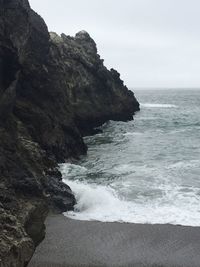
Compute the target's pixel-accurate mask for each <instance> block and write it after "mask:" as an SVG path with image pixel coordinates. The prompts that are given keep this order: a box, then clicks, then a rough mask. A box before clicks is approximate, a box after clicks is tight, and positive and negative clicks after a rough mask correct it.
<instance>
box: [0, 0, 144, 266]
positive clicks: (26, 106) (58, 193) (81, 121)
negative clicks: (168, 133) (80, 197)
mask: <svg viewBox="0 0 200 267" xmlns="http://www.w3.org/2000/svg"><path fill="white" fill-rule="evenodd" d="M137 110H139V104H138V102H137V100H136V98H135V97H134V94H133V93H132V92H131V91H129V90H128V89H127V87H126V86H124V84H123V81H121V79H120V75H119V73H118V72H117V71H115V70H113V69H112V70H110V71H109V70H107V69H106V67H105V66H104V65H103V60H101V59H100V56H99V55H98V54H97V48H96V44H95V42H94V41H93V40H92V39H91V37H90V36H89V34H88V33H87V32H84V31H81V32H79V33H77V34H76V36H75V37H70V36H66V35H64V34H62V35H61V36H58V35H57V34H56V33H50V34H49V32H48V29H47V26H46V24H45V22H44V21H43V19H42V18H41V17H40V16H39V15H38V14H37V13H35V12H34V11H33V10H32V9H31V8H30V6H29V3H28V0H0V266H1V267H4V266H13V267H22V266H26V264H27V263H28V262H29V260H30V258H31V256H32V254H33V252H34V249H35V246H36V245H37V244H38V243H39V242H40V241H41V240H42V239H43V237H44V220H45V217H46V215H47V212H48V211H49V210H51V211H54V212H63V211H66V210H70V209H73V206H74V204H75V198H74V196H73V194H72V192H71V189H70V188H69V187H68V186H66V185H65V184H63V183H62V177H61V174H60V172H59V170H58V163H60V162H64V161H66V160H68V159H70V158H78V157H79V156H80V155H81V154H85V153H86V152H87V147H86V145H85V144H84V142H83V138H82V137H83V136H84V135H86V134H91V133H93V132H95V128H96V127H98V126H100V125H102V124H103V123H104V122H106V121H107V120H123V121H126V120H130V119H132V117H133V115H134V113H135V111H137Z"/></svg>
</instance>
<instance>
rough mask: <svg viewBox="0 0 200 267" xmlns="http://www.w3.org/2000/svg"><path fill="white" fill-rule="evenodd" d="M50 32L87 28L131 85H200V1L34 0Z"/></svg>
mask: <svg viewBox="0 0 200 267" xmlns="http://www.w3.org/2000/svg"><path fill="white" fill-rule="evenodd" d="M30 3H31V6H32V8H33V9H34V10H35V11H37V12H38V13H39V14H40V15H42V17H43V18H44V19H45V21H46V23H47V25H48V27H49V31H56V32H57V33H59V34H60V33H62V32H64V33H66V34H69V35H75V33H76V32H78V31H80V30H86V31H87V32H88V33H89V34H90V35H91V37H92V38H93V39H94V40H95V42H96V43H97V47H98V51H99V54H100V55H101V57H102V58H104V59H105V65H106V66H107V67H108V68H111V67H113V68H115V69H117V70H118V71H119V72H120V73H121V77H122V79H123V80H124V81H125V83H126V84H127V85H128V86H129V87H135V88H136V87H157V88H158V87H164V88H166V87H199V88H200V1H199V0H123V1H121V0H57V1H56V0H30Z"/></svg>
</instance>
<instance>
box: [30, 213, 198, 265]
mask: <svg viewBox="0 0 200 267" xmlns="http://www.w3.org/2000/svg"><path fill="white" fill-rule="evenodd" d="M46 227H47V229H46V238H45V240H44V241H43V242H42V243H41V244H40V246H39V247H38V248H37V250H36V253H35V255H34V256H33V258H32V261H31V262H30V264H29V265H28V267H72V266H73V267H80V266H90V267H100V266H101V267H103V266H107V267H112V266H113V267H114V266H116V267H119V266H120V267H200V228H199V227H183V226H172V225H141V224H128V223H102V222H83V221H75V220H70V219H68V218H66V217H64V216H62V215H56V216H49V217H48V218H47V220H46Z"/></svg>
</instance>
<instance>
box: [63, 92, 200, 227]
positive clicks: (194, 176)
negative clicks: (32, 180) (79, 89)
mask: <svg viewBox="0 0 200 267" xmlns="http://www.w3.org/2000/svg"><path fill="white" fill-rule="evenodd" d="M135 94H136V97H137V98H138V100H139V102H140V103H141V111H140V112H138V113H137V114H136V116H135V119H134V121H130V122H127V123H125V122H113V121H110V122H108V123H106V124H105V125H103V127H102V129H103V133H102V134H98V135H95V136H92V137H86V138H85V141H86V143H87V145H88V148H89V150H88V155H87V156H84V157H82V159H81V160H80V161H79V162H78V163H77V164H62V165H61V166H60V168H61V171H62V174H63V180H64V182H66V183H67V184H68V185H69V186H70V187H71V188H72V190H73V192H74V193H75V195H76V198H77V205H76V207H75V211H74V212H68V213H66V214H65V215H66V216H68V217H70V218H72V219H78V220H99V221H105V222H113V221H120V222H132V223H152V224H154V223H161V224H163V223H170V224H181V225H191V226H200V90H199V91H198V90H189V89H188V90H136V91H135Z"/></svg>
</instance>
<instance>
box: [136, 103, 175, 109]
mask: <svg viewBox="0 0 200 267" xmlns="http://www.w3.org/2000/svg"><path fill="white" fill-rule="evenodd" d="M140 106H141V107H145V108H177V107H178V106H176V105H172V104H154V103H141V104H140Z"/></svg>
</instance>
